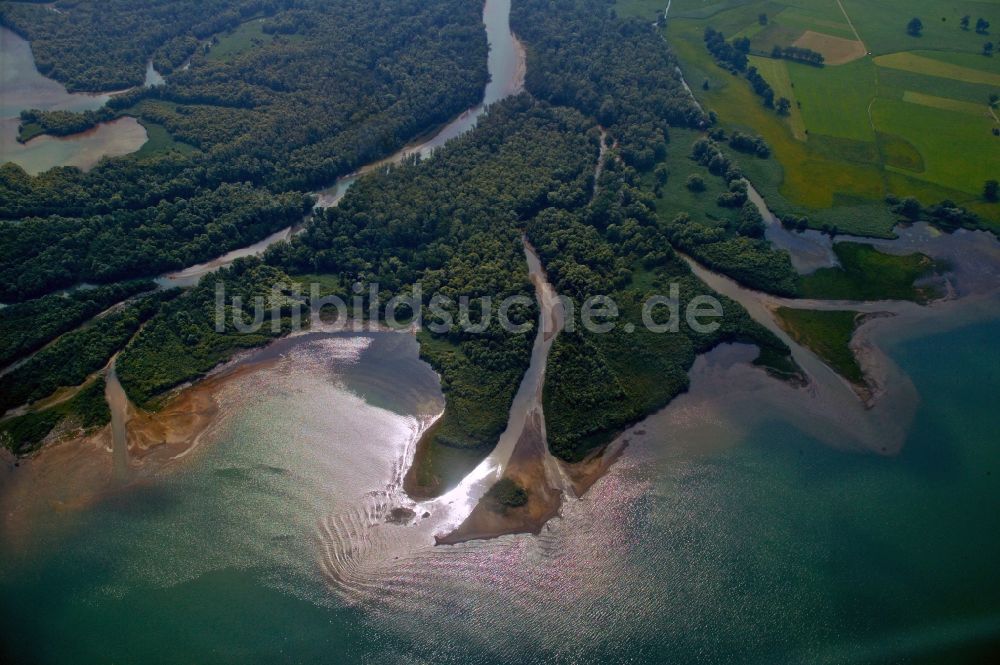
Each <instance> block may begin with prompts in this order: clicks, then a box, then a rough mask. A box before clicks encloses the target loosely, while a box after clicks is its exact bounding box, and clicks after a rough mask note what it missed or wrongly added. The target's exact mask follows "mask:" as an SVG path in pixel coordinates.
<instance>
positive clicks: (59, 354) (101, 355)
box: [0, 291, 177, 414]
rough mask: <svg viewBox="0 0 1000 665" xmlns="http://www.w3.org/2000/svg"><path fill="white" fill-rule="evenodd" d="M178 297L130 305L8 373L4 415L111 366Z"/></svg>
mask: <svg viewBox="0 0 1000 665" xmlns="http://www.w3.org/2000/svg"><path fill="white" fill-rule="evenodd" d="M176 295H177V292H176V291H161V292H158V293H156V294H155V295H151V296H146V297H144V298H141V299H139V300H136V301H134V302H129V303H127V304H125V305H123V306H122V307H121V308H118V309H115V310H114V311H112V312H109V313H107V314H105V315H104V316H101V317H98V318H96V319H94V320H93V322H92V323H90V324H89V325H87V326H84V327H82V328H80V329H79V330H75V331H73V332H71V333H66V334H65V335H63V336H62V337H60V338H59V339H58V340H56V341H55V342H53V343H52V344H50V345H49V346H47V347H45V348H44V349H42V350H41V351H39V352H38V353H36V354H35V355H33V356H32V357H31V358H30V359H28V360H27V361H26V362H25V363H23V364H21V365H18V366H17V367H16V368H15V369H13V370H11V371H10V372H8V373H6V374H4V375H3V376H2V377H0V414H2V413H4V412H6V411H7V410H9V409H11V408H14V407H16V406H20V405H22V404H24V403H26V402H32V401H35V400H39V399H42V398H44V397H47V396H49V395H51V394H52V393H53V392H54V391H55V390H56V389H57V388H61V387H71V386H79V385H81V384H82V383H83V382H84V381H86V380H87V378H88V377H89V376H90V375H91V374H93V373H94V372H97V371H98V370H100V369H102V368H103V367H104V366H105V365H107V363H108V361H109V360H111V357H112V356H113V355H114V354H115V353H116V352H117V351H118V350H119V349H121V348H122V347H123V346H125V344H126V343H127V342H128V341H129V340H130V339H131V338H132V336H133V335H134V334H135V333H136V331H138V330H139V326H141V325H142V323H143V322H144V321H146V320H147V319H149V318H150V317H151V316H153V314H155V313H156V312H157V310H158V309H159V308H160V305H161V304H162V303H163V302H165V301H167V300H169V299H171V298H173V297H175V296H176Z"/></svg>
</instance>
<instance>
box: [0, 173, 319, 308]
mask: <svg viewBox="0 0 1000 665" xmlns="http://www.w3.org/2000/svg"><path fill="white" fill-rule="evenodd" d="M8 168H9V165H8ZM311 207H312V202H311V200H310V199H309V198H308V197H305V196H302V195H300V194H297V193H287V194H279V195H274V194H271V193H269V192H267V191H266V190H263V189H259V188H255V187H252V186H250V185H248V184H223V185H220V186H219V187H218V188H216V189H213V190H202V191H198V190H197V189H195V190H194V191H193V192H192V196H190V198H187V197H185V198H178V199H175V200H173V201H169V200H164V201H160V202H159V203H157V204H156V205H153V206H149V207H143V208H139V209H138V210H113V211H111V212H107V213H104V214H99V215H92V216H87V217H62V216H52V217H46V218H42V217H30V218H26V219H24V220H22V221H20V222H18V223H6V224H0V245H3V247H4V248H5V250H6V251H5V252H4V254H3V256H0V298H2V299H19V298H24V297H32V296H38V295H42V294H44V293H47V292H49V291H51V290H53V289H56V288H62V287H67V286H72V285H73V284H76V283H78V282H107V281H112V280H117V279H122V278H126V277H130V276H133V275H149V274H156V273H161V272H166V271H168V270H176V269H178V268H182V267H184V266H187V265H191V264H193V263H197V262H198V261H200V260H204V259H208V258H212V257H215V256H218V255H219V254H221V253H225V252H226V251H228V250H230V249H235V248H236V247H241V246H244V245H248V244H250V243H252V242H253V241H255V240H257V239H259V238H261V237H263V236H266V235H268V234H270V233H273V232H275V231H277V230H279V229H282V228H285V227H288V226H291V225H292V224H295V223H297V222H299V221H300V220H301V219H302V217H303V215H305V213H306V212H307V211H308V210H309V209H310V208H311Z"/></svg>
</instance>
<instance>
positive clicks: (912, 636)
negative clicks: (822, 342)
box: [0, 0, 1000, 663]
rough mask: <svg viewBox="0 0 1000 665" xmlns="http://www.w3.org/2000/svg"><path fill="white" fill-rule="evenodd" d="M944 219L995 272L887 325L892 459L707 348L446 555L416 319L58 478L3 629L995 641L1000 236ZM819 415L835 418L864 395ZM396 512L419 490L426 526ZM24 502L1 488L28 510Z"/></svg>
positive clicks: (276, 652)
mask: <svg viewBox="0 0 1000 665" xmlns="http://www.w3.org/2000/svg"><path fill="white" fill-rule="evenodd" d="M496 6H500V7H501V8H503V7H507V9H505V10H504V11H505V12H506V11H509V3H508V2H506V1H505V0H496V1H494V0H490V2H488V3H487V12H486V13H487V14H489V11H490V8H491V7H493V8H495V7H496ZM505 17H506V14H505V13H504V18H505ZM491 71H492V69H491ZM921 232H922V233H923V234H924V235H920V233H921ZM928 233H929V232H927V231H926V230H921V229H917V233H915V234H914V235H912V236H906V237H905V238H904V240H905V241H906V242H908V243H910V244H911V245H913V246H919V247H941V248H942V249H941V250H940V251H942V252H951V253H955V254H963V255H966V256H968V254H969V252H968V250H969V248H970V247H972V246H973V245H975V246H976V247H979V248H980V249H981V251H982V253H983V254H982V255H983V257H984V258H983V259H982V266H992V267H988V268H983V267H981V266H980V267H978V268H977V269H975V270H972V269H970V270H969V272H968V274H966V273H963V272H961V271H959V273H958V278H959V279H960V280H961V281H960V283H959V286H960V287H962V288H959V291H960V292H968V293H969V294H970V297H969V298H968V299H963V300H958V301H953V302H951V303H945V304H943V305H942V309H941V311H939V312H937V313H936V315H935V316H916V315H915V316H914V317H913V318H909V319H907V318H905V316H904V315H905V312H904V313H903V314H901V315H900V317H899V321H900V322H901V324H900V325H889V324H885V325H882V326H880V327H878V328H876V330H875V332H874V333H873V337H872V341H873V343H876V344H878V345H879V348H881V349H883V350H884V351H885V353H886V355H887V358H888V359H889V360H890V361H891V363H892V366H893V367H894V368H895V369H894V371H898V375H899V376H900V377H905V379H906V381H907V382H908V383H907V385H908V389H910V388H911V389H912V397H913V399H912V405H913V408H912V413H910V415H909V417H910V418H912V422H911V423H908V426H906V427H903V428H902V431H897V430H896V429H893V434H892V435H893V437H896V438H898V439H899V440H898V450H896V449H894V451H893V452H894V454H891V455H883V454H870V453H862V452H859V451H858V449H859V446H857V445H854V443H855V442H854V441H851V440H848V439H847V437H846V436H844V437H841V436H840V435H839V434H838V432H837V431H836V429H835V428H827V427H822V426H820V427H817V426H816V422H817V419H816V418H813V417H811V414H810V413H809V412H804V411H803V409H801V408H800V407H801V406H802V405H803V404H806V403H807V402H805V401H804V400H808V399H811V397H810V396H809V395H808V394H800V393H801V392H804V391H799V392H797V389H795V388H792V387H789V386H787V385H785V384H782V383H779V382H777V381H775V380H773V379H771V378H769V377H767V376H766V375H765V374H764V373H763V372H761V371H760V370H758V369H755V368H753V367H752V366H751V365H750V361H751V360H752V359H753V357H754V350H753V349H752V348H750V347H747V346H743V345H726V346H723V347H720V348H718V349H716V350H715V351H712V352H711V353H709V354H707V355H705V356H702V357H701V358H699V359H698V361H697V362H696V364H695V366H694V368H693V370H692V372H691V376H692V382H691V389H690V391H689V392H688V393H687V394H685V395H684V396H682V397H680V398H678V399H677V400H675V401H674V402H673V403H672V404H671V405H670V406H669V407H667V408H666V409H664V410H663V411H661V412H659V413H657V414H655V415H653V416H651V417H650V418H648V419H647V420H646V421H644V422H643V423H641V424H639V425H637V426H635V427H633V428H630V430H629V431H627V432H625V433H624V434H623V435H622V437H621V439H622V440H627V441H628V444H629V445H628V448H627V449H626V451H625V453H624V454H623V456H622V458H621V459H620V460H619V462H618V463H616V464H615V465H614V466H613V467H612V468H611V469H610V471H609V472H608V474H607V475H606V476H605V477H604V478H602V479H601V480H600V481H598V483H597V484H596V485H595V486H594V487H593V488H592V489H591V491H590V492H588V494H587V495H586V496H585V497H584V498H583V499H581V500H570V501H567V503H566V504H565V505H564V507H563V511H562V514H561V516H560V518H558V519H555V520H553V521H552V522H550V523H549V525H548V526H547V527H546V528H545V529H544V530H543V531H542V533H541V534H539V535H538V536H529V535H523V536H506V537H503V538H500V539H496V540H490V541H475V542H470V543H464V544H462V545H456V546H444V547H435V546H434V545H433V539H432V538H431V536H432V534H433V532H434V531H435V530H436V529H437V528H440V527H441V526H442V525H443V522H445V521H449V520H453V518H454V517H455V515H456V514H460V513H461V512H463V511H465V510H467V509H468V508H469V506H467V505H464V504H463V501H466V500H467V499H468V497H469V494H468V493H465V494H462V493H456V494H453V495H451V496H446V497H444V498H443V499H441V500H438V501H436V502H427V503H425V504H416V503H412V502H409V503H407V502H406V500H405V496H404V494H403V493H402V492H401V489H400V488H401V482H402V477H403V474H404V473H405V471H406V465H407V463H408V460H409V459H410V458H411V457H412V450H413V447H414V446H415V445H416V442H417V440H418V439H419V437H420V434H421V433H422V432H423V431H424V430H425V429H426V427H428V426H429V424H430V423H431V422H432V421H433V419H434V418H435V417H436V416H437V415H438V414H439V413H440V412H441V409H442V408H443V406H444V402H443V396H442V394H441V391H440V383H439V379H438V377H437V376H436V375H435V374H434V372H433V371H432V370H431V368H430V367H429V366H428V365H427V364H426V363H424V362H422V361H421V360H420V359H419V356H418V347H417V343H416V340H415V339H414V338H413V336H412V335H408V334H402V333H365V334H361V335H344V334H325V335H324V334H312V335H306V336H302V337H301V338H294V339H287V340H282V341H281V342H278V343H277V344H275V345H273V346H272V347H269V348H268V349H267V350H266V351H264V352H262V353H260V354H256V355H255V356H253V357H252V358H250V359H248V361H247V362H246V368H247V370H248V371H244V372H240V373H239V374H238V375H237V376H235V377H234V378H233V379H232V380H229V381H225V382H222V383H220V384H219V385H218V386H217V387H215V388H214V389H213V392H212V397H213V399H214V400H215V401H216V403H217V404H218V411H219V414H220V416H219V417H218V419H217V420H216V421H215V422H214V423H213V426H212V427H211V428H210V430H209V431H207V432H205V434H204V437H203V440H201V442H200V443H199V445H197V446H196V447H194V448H193V449H191V450H190V451H188V452H186V453H185V454H182V455H177V456H175V458H174V459H171V460H168V461H167V462H166V463H163V464H158V465H152V464H149V465H144V462H143V461H142V460H133V461H132V464H133V466H132V467H131V471H129V473H131V474H133V480H134V482H132V483H131V485H130V486H129V487H127V488H126V489H124V490H119V491H110V492H108V493H107V494H106V495H104V496H102V497H100V498H99V500H97V501H93V502H88V503H87V504H86V505H85V506H80V505H75V504H73V503H72V501H70V497H69V495H68V494H67V495H66V496H61V495H60V494H59V493H58V492H53V493H51V494H47V495H46V498H45V510H44V511H43V512H42V514H41V516H40V517H39V520H38V523H37V524H35V525H34V527H35V528H33V529H32V531H31V533H30V534H27V535H25V536H24V537H18V538H16V539H15V538H7V537H5V538H4V539H2V540H0V556H2V557H3V561H4V566H3V567H2V568H0V622H2V623H3V625H4V626H7V627H16V630H4V631H0V656H7V657H8V660H10V661H11V662H20V661H22V660H27V659H29V658H30V659H31V660H33V661H38V662H51V663H62V662H74V663H91V662H93V663H105V662H144V663H157V662H199V661H204V660H205V659H206V658H209V659H211V660H213V661H215V662H260V663H280V662H316V661H323V662H326V661H334V662H337V661H343V660H348V659H350V660H356V661H361V662H387V663H395V662H400V663H403V662H406V663H412V662H463V663H465V662H468V663H494V662H539V661H550V662H579V661H599V660H615V661H628V660H631V661H634V662H646V661H652V662H698V661H701V660H709V661H713V662H748V663H749V662H760V663H772V662H803V663H816V662H831V663H843V662H885V661H890V662H891V661H898V660H905V659H907V658H908V657H912V656H915V655H920V654H927V653H934V652H935V651H937V650H940V649H947V648H952V647H954V646H955V645H966V648H967V650H968V654H969V656H970V658H974V657H976V656H977V655H983V654H986V653H989V652H990V651H989V650H990V649H992V648H995V647H996V644H997V640H998V635H1000V615H998V614H997V612H996V609H995V608H996V607H998V606H1000V577H998V576H997V575H996V574H995V567H996V560H997V555H998V550H997V542H996V536H995V534H996V514H997V513H996V510H997V507H998V506H997V503H996V500H995V497H997V496H998V494H997V492H998V486H997V482H998V478H1000V447H998V446H997V445H996V441H995V438H996V431H997V417H996V404H995V396H996V394H997V391H998V389H1000V347H998V346H997V345H996V343H995V340H996V339H997V337H998V335H1000V300H998V298H997V293H996V288H995V287H996V284H997V282H996V281H995V275H996V272H995V270H996V264H995V263H993V258H991V252H993V251H994V250H993V249H990V248H994V249H995V245H989V246H987V247H986V249H982V248H983V247H984V244H983V243H984V242H985V241H984V240H983V239H982V238H979V237H978V236H973V235H971V234H959V235H957V236H954V237H950V238H946V239H944V240H941V241H936V240H935V239H933V238H928V237H925V236H927V234H928ZM917 236H919V237H917ZM935 243H937V244H936V245H935ZM817 256H818V254H817ZM976 256H979V255H976ZM528 258H529V260H530V258H531V257H530V255H529V257H528ZM533 269H534V266H533ZM734 295H740V294H735V293H734ZM740 297H744V296H743V295H741V296H740ZM746 297H747V298H753V297H755V296H753V295H752V294H751V295H747V296H746ZM746 302H747V303H748V304H752V301H750V300H747V301H746ZM536 378H538V377H536ZM529 379H531V377H529ZM539 380H540V378H539ZM527 385H528V386H529V387H530V386H532V385H533V384H531V383H530V382H529V383H528V384H527ZM526 396H529V397H530V391H527V392H526ZM529 407H530V400H528V401H527V402H526V403H525V405H524V409H525V410H527V409H528V408H529ZM825 408H826V410H825V411H823V412H822V413H819V415H821V416H822V417H824V418H829V419H830V421H831V422H833V421H835V420H836V419H837V418H838V416H840V415H842V414H841V413H840V412H838V411H837V408H838V407H837V404H836V403H834V404H832V405H827V406H826V407H825ZM817 413H818V412H817ZM878 434H879V432H877V431H876V432H875V433H874V434H873V435H872V436H874V437H876V438H877V436H878ZM838 443H841V444H843V445H837V444H838ZM70 452H71V453H72V452H73V451H70ZM876 452H878V451H876ZM100 459H101V460H102V464H105V463H106V468H105V467H101V468H100V469H98V470H97V471H96V472H95V473H98V474H101V473H107V474H109V475H110V474H114V473H115V472H116V468H118V469H120V466H118V467H116V464H117V465H120V464H121V460H120V458H119V457H116V456H115V455H113V454H111V452H110V451H106V454H104V456H103V457H101V458H100ZM126 463H128V462H126ZM23 471H24V469H21V470H20V471H13V472H11V471H9V470H8V471H7V473H5V474H4V475H0V482H3V483H13V482H14V480H13V479H16V477H17V474H18V473H19V472H23ZM47 480H48V482H49V484H50V485H53V486H55V485H56V484H57V483H58V482H60V481H61V480H62V479H61V478H48V479H47ZM984 498H985V500H984ZM398 507H407V508H410V509H412V510H413V511H414V512H413V516H412V517H407V518H405V519H403V520H402V521H403V522H405V523H403V524H398V523H394V521H393V519H392V511H393V509H394V508H398ZM17 508H18V506H16V505H14V506H12V505H11V504H10V503H4V502H2V501H0V519H3V520H4V524H5V526H6V527H10V526H11V525H10V520H11V519H12V517H11V516H12V515H15V514H16V512H17ZM425 515H426V516H425ZM8 533H10V531H9V530H8ZM970 598H973V599H976V601H975V602H974V603H970V601H969V599H970ZM792 627H794V629H793V628H792ZM206 654H211V656H206ZM761 654H765V655H764V656H762V655H761Z"/></svg>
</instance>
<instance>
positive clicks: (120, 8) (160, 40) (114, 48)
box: [0, 0, 292, 92]
mask: <svg viewBox="0 0 1000 665" xmlns="http://www.w3.org/2000/svg"><path fill="white" fill-rule="evenodd" d="M291 5H292V3H291V2H287V1H283V0H181V1H178V0H150V1H149V2H142V3H135V2H131V1H130V0H101V1H96V0H84V1H83V2H69V1H63V2H56V3H54V6H55V8H56V9H58V10H59V12H58V13H57V12H54V11H51V10H50V9H49V8H48V7H44V6H41V3H37V4H35V5H32V4H30V3H13V2H11V3H4V5H3V7H2V8H0V24H2V25H4V26H7V27H9V28H11V29H12V30H14V31H15V32H17V33H18V34H20V35H21V36H23V37H24V38H25V39H28V40H30V41H31V42H32V44H31V50H32V52H33V53H34V55H35V61H36V63H37V65H38V70H39V71H40V72H41V73H42V74H44V75H45V76H48V77H50V78H54V79H56V80H57V81H60V82H62V83H64V84H65V85H66V87H67V89H69V90H70V91H71V92H77V91H91V92H99V91H103V90H121V89H123V88H128V87H131V86H138V85H142V83H143V81H144V80H145V74H146V63H147V62H148V61H149V60H153V61H154V64H155V65H156V68H157V70H158V71H160V72H161V73H164V74H167V73H170V72H171V71H173V70H174V69H175V68H177V67H180V66H181V64H183V63H184V61H185V60H187V59H188V58H189V57H190V56H191V55H192V54H193V53H194V52H195V50H196V49H197V47H198V43H199V41H200V40H203V39H205V38H206V37H210V36H211V35H213V34H215V33H217V32H220V31H222V30H226V29H229V28H232V27H235V26H237V25H239V23H240V22H241V21H244V20H246V18H247V17H250V16H254V15H256V14H259V13H264V14H267V15H274V14H275V13H276V12H277V11H278V10H279V9H283V8H287V7H289V6H291Z"/></svg>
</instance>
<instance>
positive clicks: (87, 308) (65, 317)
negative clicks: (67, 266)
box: [0, 280, 155, 367]
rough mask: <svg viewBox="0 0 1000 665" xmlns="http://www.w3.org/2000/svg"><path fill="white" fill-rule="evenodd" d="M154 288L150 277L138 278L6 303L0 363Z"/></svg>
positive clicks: (0, 325) (0, 318) (0, 316)
mask: <svg viewBox="0 0 1000 665" xmlns="http://www.w3.org/2000/svg"><path fill="white" fill-rule="evenodd" d="M153 288H155V284H153V282H151V281H148V280H136V281H132V282H123V283H120V284H110V285H108V286H101V287H97V288H93V289H77V290H76V291H72V292H70V293H66V294H51V295H47V296H45V297H43V298H38V299H37V300H30V301H28V302H24V303H18V304H14V305H10V306H8V307H4V308H3V309H2V310H0V367H2V366H6V365H7V364H8V363H10V362H12V361H14V360H16V359H17V358H20V357H23V356H25V355H27V354H29V353H31V352H33V351H36V350H38V349H40V348H41V347H42V346H43V345H44V344H46V343H47V342H49V341H51V340H52V339H54V338H56V337H57V336H59V335H61V334H63V333H65V332H68V331H70V330H72V329H73V328H76V327H77V326H79V325H80V324H81V323H83V322H85V321H87V320H88V319H90V318H92V317H94V316H96V315H97V314H99V313H101V312H102V311H104V310H105V309H107V308H108V307H111V306H112V305H114V304H115V303H119V302H121V301H122V300H124V299H125V298H128V297H130V296H133V295H135V294H137V293H141V292H143V291H151V290H152V289H153Z"/></svg>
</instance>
